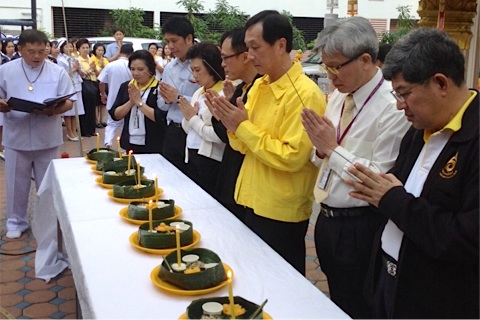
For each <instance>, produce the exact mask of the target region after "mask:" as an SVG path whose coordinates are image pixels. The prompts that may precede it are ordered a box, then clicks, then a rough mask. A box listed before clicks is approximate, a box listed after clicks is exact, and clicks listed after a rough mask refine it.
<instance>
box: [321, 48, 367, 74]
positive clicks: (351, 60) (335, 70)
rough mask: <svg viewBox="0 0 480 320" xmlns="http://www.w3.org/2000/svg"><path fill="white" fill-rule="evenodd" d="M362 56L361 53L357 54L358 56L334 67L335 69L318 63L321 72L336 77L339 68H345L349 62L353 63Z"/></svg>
mask: <svg viewBox="0 0 480 320" xmlns="http://www.w3.org/2000/svg"><path fill="white" fill-rule="evenodd" d="M362 54H363V52H362V53H360V54H358V55H356V56H355V57H353V58H352V59H350V60H347V61H345V62H344V63H342V64H340V65H338V66H336V67H329V66H327V65H325V64H324V63H322V62H320V68H322V69H323V71H325V72H330V73H331V74H334V75H337V74H339V73H340V69H341V68H343V67H345V66H346V65H347V64H349V63H350V62H353V61H355V60H357V59H358V58H359V57H360V56H361V55H362Z"/></svg>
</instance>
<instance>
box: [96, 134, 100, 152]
mask: <svg viewBox="0 0 480 320" xmlns="http://www.w3.org/2000/svg"><path fill="white" fill-rule="evenodd" d="M99 150H100V135H99V134H98V133H97V152H98V151H99Z"/></svg>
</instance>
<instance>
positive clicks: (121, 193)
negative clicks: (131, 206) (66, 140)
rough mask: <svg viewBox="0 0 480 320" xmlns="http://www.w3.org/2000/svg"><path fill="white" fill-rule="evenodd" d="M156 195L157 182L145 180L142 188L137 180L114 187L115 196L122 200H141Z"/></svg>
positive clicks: (122, 182) (141, 182) (120, 183)
mask: <svg viewBox="0 0 480 320" xmlns="http://www.w3.org/2000/svg"><path fill="white" fill-rule="evenodd" d="M154 195H155V181H153V180H148V179H144V180H142V181H140V187H138V185H137V181H136V180H126V181H121V182H118V183H115V184H114V185H113V196H114V197H115V198H122V199H141V198H148V197H151V196H154Z"/></svg>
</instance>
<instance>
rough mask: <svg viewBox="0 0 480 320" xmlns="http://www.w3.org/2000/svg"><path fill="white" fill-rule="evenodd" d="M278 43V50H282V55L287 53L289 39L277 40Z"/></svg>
mask: <svg viewBox="0 0 480 320" xmlns="http://www.w3.org/2000/svg"><path fill="white" fill-rule="evenodd" d="M277 43H278V49H279V50H280V53H284V52H286V51H287V39H285V38H280V39H278V40H277Z"/></svg>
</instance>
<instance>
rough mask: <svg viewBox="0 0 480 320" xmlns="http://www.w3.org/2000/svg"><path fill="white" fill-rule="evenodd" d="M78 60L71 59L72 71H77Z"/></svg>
mask: <svg viewBox="0 0 480 320" xmlns="http://www.w3.org/2000/svg"><path fill="white" fill-rule="evenodd" d="M78 63H79V62H78V60H75V61H73V67H72V71H77V70H78V68H79V64H78Z"/></svg>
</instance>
